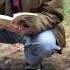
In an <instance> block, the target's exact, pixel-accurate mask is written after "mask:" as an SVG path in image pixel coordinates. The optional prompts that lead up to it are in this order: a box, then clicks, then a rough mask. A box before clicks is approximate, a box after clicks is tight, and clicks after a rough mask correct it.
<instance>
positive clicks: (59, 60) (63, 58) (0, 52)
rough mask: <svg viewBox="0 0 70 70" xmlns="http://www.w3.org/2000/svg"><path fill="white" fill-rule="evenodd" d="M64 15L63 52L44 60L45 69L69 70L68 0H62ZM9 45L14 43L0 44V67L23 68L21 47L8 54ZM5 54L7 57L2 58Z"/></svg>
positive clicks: (10, 69) (13, 69) (69, 30)
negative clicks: (64, 42)
mask: <svg viewBox="0 0 70 70" xmlns="http://www.w3.org/2000/svg"><path fill="white" fill-rule="evenodd" d="M64 15H65V18H64V21H63V22H62V23H63V26H64V28H65V31H66V41H67V45H66V47H65V48H64V50H63V54H61V55H58V54H57V55H54V56H52V57H51V58H49V59H48V62H47V60H45V62H46V63H45V62H44V63H45V66H46V69H47V70H70V0H64ZM2 46H4V47H2ZM11 46H12V47H14V46H15V45H7V44H0V67H2V68H3V69H4V70H5V69H6V70H23V64H24V54H23V49H22V51H20V52H15V53H14V54H12V55H9V53H10V52H11V51H9V50H10V48H9V47H11ZM12 49H13V48H12ZM18 51H19V50H18ZM5 56H8V57H9V58H4V57H5ZM46 69H45V70H46ZM0 70H1V69H0Z"/></svg>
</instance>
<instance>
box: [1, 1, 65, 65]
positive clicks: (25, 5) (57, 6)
mask: <svg viewBox="0 0 70 70" xmlns="http://www.w3.org/2000/svg"><path fill="white" fill-rule="evenodd" d="M18 12H28V13H34V14H36V15H37V16H31V19H29V20H28V18H27V20H26V21H28V22H30V20H31V21H32V22H30V23H27V25H28V26H26V27H31V28H32V30H33V29H34V31H32V32H30V33H29V31H28V32H27V33H26V34H28V33H29V34H28V35H27V36H25V37H23V36H24V34H23V33H19V34H17V32H13V31H9V29H11V30H13V29H16V28H14V27H13V28H11V26H10V27H8V28H9V29H8V30H6V29H4V28H5V27H2V29H1V30H0V42H4V43H14V42H15V41H16V42H20V40H21V42H22V43H23V42H24V38H25V40H26V41H29V42H30V41H33V40H32V39H34V40H35V37H36V35H38V34H39V33H40V34H41V33H43V32H44V31H45V32H46V30H52V32H50V33H51V34H52V36H53V35H54V36H55V38H56V43H57V45H58V46H60V47H61V49H63V47H65V45H66V40H65V39H66V38H65V30H64V27H63V26H62V24H61V22H62V21H63V1H62V0H35V1H33V0H1V1H0V14H2V15H8V16H11V17H12V16H13V14H16V13H18ZM29 17H30V16H29ZM14 21H15V22H14V23H17V22H18V21H21V23H22V22H23V21H22V20H21V19H20V18H19V19H18V20H16V19H15V20H14ZM24 23H25V24H26V22H24ZM13 25H14V24H13ZM20 25H21V24H17V25H16V26H20ZM54 36H53V37H54ZM37 37H38V36H37ZM16 38H17V40H16ZM43 38H44V37H43ZM43 42H45V41H43ZM32 46H33V45H32ZM36 46H38V45H36ZM43 48H44V49H45V47H43ZM29 50H30V49H28V48H26V49H25V54H26V57H27V60H28V59H30V58H29V56H30V54H28V53H29V52H31V51H29ZM41 50H42V48H41ZM38 53H40V51H39V52H38ZM27 55H28V56H27ZM33 58H34V57H33ZM28 62H29V61H28ZM30 63H31V61H30V62H29V64H30Z"/></svg>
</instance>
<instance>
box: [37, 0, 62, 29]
mask: <svg viewBox="0 0 70 70" xmlns="http://www.w3.org/2000/svg"><path fill="white" fill-rule="evenodd" d="M38 15H39V18H40V19H41V21H42V24H43V26H44V27H46V28H52V27H54V26H55V25H57V24H59V23H61V21H62V20H63V3H62V0H49V1H48V2H47V0H43V5H42V9H41V12H39V13H38Z"/></svg>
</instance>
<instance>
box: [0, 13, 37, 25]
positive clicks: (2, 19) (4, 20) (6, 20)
mask: <svg viewBox="0 0 70 70" xmlns="http://www.w3.org/2000/svg"><path fill="white" fill-rule="evenodd" d="M22 15H23V16H24V15H31V16H32V15H33V16H38V15H37V14H35V13H28V12H23V13H16V14H13V17H10V16H6V15H0V24H4V25H8V24H10V22H12V21H13V19H15V18H17V17H19V16H22Z"/></svg>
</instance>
